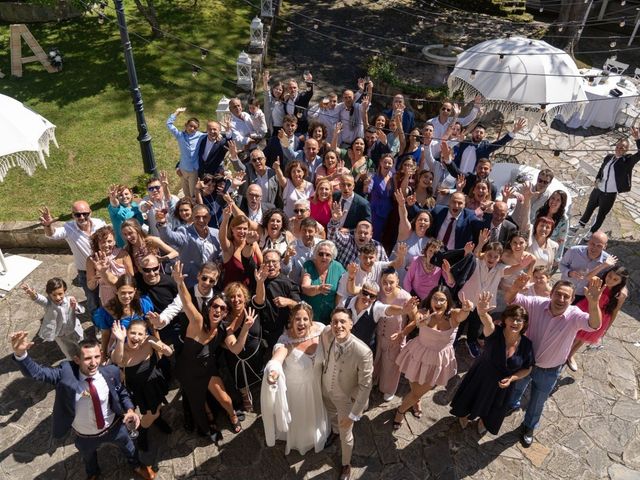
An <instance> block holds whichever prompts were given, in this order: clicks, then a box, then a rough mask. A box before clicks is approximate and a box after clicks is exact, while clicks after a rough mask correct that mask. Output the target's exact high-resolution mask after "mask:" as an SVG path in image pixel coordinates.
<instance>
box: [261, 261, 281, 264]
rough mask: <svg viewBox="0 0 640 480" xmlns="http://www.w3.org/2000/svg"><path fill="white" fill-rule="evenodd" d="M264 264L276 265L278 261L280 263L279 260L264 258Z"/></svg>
mask: <svg viewBox="0 0 640 480" xmlns="http://www.w3.org/2000/svg"><path fill="white" fill-rule="evenodd" d="M262 263H264V264H265V265H277V264H278V263H280V261H279V260H265V261H264V262H262Z"/></svg>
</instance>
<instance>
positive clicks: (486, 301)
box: [476, 292, 496, 314]
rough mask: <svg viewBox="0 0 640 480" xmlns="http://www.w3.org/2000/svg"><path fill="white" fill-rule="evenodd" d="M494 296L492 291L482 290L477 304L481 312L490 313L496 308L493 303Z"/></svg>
mask: <svg viewBox="0 0 640 480" xmlns="http://www.w3.org/2000/svg"><path fill="white" fill-rule="evenodd" d="M492 298H493V294H492V293H491V292H482V293H481V294H480V296H479V297H478V304H477V305H476V309H477V310H478V313H479V314H483V313H489V312H490V311H491V310H493V309H494V308H496V306H495V305H491V299H492Z"/></svg>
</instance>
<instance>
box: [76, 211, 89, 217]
mask: <svg viewBox="0 0 640 480" xmlns="http://www.w3.org/2000/svg"><path fill="white" fill-rule="evenodd" d="M89 215H91V212H73V216H74V217H76V218H80V217H84V218H89Z"/></svg>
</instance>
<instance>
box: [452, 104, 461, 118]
mask: <svg viewBox="0 0 640 480" xmlns="http://www.w3.org/2000/svg"><path fill="white" fill-rule="evenodd" d="M451 113H452V114H453V116H454V117H458V116H460V105H458V104H457V103H454V104H453V110H452V111H451Z"/></svg>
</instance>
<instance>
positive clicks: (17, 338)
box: [11, 330, 33, 357]
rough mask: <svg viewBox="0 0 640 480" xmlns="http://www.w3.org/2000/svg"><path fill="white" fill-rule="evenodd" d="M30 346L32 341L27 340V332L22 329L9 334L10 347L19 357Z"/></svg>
mask: <svg viewBox="0 0 640 480" xmlns="http://www.w3.org/2000/svg"><path fill="white" fill-rule="evenodd" d="M31 347H33V342H31V341H29V334H28V333H27V332H25V331H24V330H21V331H19V332H15V333H12V334H11V348H13V353H15V355H16V357H21V356H22V355H24V354H25V352H26V351H27V350H29V349H30V348H31Z"/></svg>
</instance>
